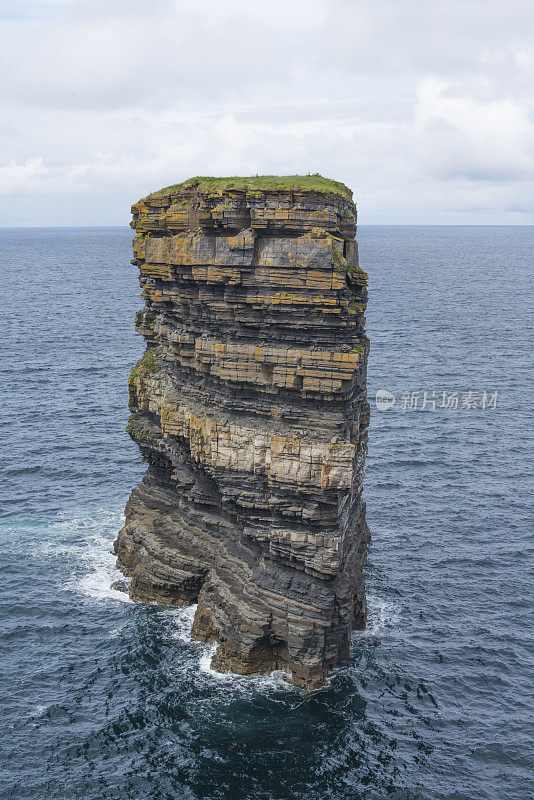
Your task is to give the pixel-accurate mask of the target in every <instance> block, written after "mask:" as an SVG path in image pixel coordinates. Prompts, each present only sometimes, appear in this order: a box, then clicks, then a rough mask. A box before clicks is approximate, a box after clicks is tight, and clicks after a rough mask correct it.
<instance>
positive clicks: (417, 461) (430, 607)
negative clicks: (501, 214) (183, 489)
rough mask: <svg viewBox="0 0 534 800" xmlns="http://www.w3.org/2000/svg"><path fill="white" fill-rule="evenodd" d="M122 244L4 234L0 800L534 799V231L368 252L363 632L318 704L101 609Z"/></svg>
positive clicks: (133, 465)
mask: <svg viewBox="0 0 534 800" xmlns="http://www.w3.org/2000/svg"><path fill="white" fill-rule="evenodd" d="M131 239H132V232H131V231H130V230H129V229H128V228H61V229H60V228H58V229H50V228H46V229H44V228H43V229H37V228H33V229H30V228H27V229H2V230H0V247H1V252H2V262H3V292H2V299H1V304H2V308H1V320H2V336H1V342H0V347H1V355H0V373H1V386H2V393H1V399H2V406H1V414H0V416H1V418H0V425H1V439H0V441H1V445H2V473H3V475H2V481H1V517H0V560H1V568H2V580H1V582H0V602H1V614H2V625H1V633H0V667H1V672H2V680H1V681H0V703H1V708H2V715H1V722H0V728H1V732H0V736H1V739H0V747H1V754H2V758H1V761H2V764H1V770H0V798H1V799H2V800H7V799H8V798H9V799H13V800H23V799H24V800H26V798H28V799H29V798H32V800H74V798H80V799H82V798H83V800H171V799H172V800H297V799H298V800H384V799H385V798H395V800H531V798H532V797H534V782H533V778H532V774H533V740H532V732H533V725H532V716H533V707H534V703H533V697H532V690H531V689H532V674H533V672H532V668H533V648H532V618H531V612H532V607H533V585H534V581H533V575H532V558H531V557H532V549H533V548H532V528H533V526H532V515H531V514H530V515H529V512H530V510H531V504H530V503H529V501H530V500H531V495H532V461H531V459H529V455H531V453H532V431H533V427H534V426H533V409H532V397H533V389H532V328H533V324H532V315H531V310H532V308H533V305H534V298H533V281H532V266H531V262H532V253H533V251H534V228H531V227H394V226H387V227H380V226H376V227H374V226H373V227H365V226H362V227H361V228H360V229H359V231H358V240H359V243H360V259H361V266H362V268H363V269H365V270H366V271H367V272H368V274H369V286H370V291H369V307H368V312H367V331H368V334H369V337H370V339H371V355H370V360H369V374H368V384H369V398H370V402H371V407H372V417H371V425H370V430H369V456H368V468H367V475H366V483H365V498H366V501H367V515H368V522H369V526H370V528H371V534H372V541H371V545H370V548H369V556H368V562H367V567H366V574H367V577H366V580H367V594H368V607H369V622H368V627H367V629H366V630H365V631H363V632H355V633H354V635H353V644H352V650H351V655H350V658H349V659H348V660H347V661H345V662H343V663H341V664H340V665H339V666H338V667H337V668H335V669H334V670H333V672H332V673H331V676H330V678H329V681H328V684H327V685H326V686H325V687H324V688H322V689H320V690H318V691H316V692H314V693H312V694H306V693H303V692H302V691H300V690H297V689H295V688H293V687H290V686H287V685H286V684H285V683H284V682H283V681H282V680H281V679H280V678H279V677H277V676H276V675H273V676H267V677H260V678H243V677H239V676H233V675H218V674H216V673H214V672H212V671H211V670H210V668H209V661H210V652H211V651H210V647H209V646H207V645H203V644H199V643H196V642H192V641H191V640H190V636H189V632H190V628H191V623H192V618H193V613H194V607H193V608H189V609H172V608H165V607H161V606H157V605H153V604H137V603H133V602H131V601H130V600H129V599H128V598H127V597H126V595H124V594H122V593H120V592H117V591H114V590H112V589H110V583H111V582H112V580H113V579H114V578H115V577H116V576H117V573H116V572H115V568H114V557H113V555H112V554H111V552H110V551H111V545H112V542H113V539H114V538H115V535H116V533H117V531H118V529H119V528H120V526H121V524H122V512H123V509H124V505H125V503H126V500H127V498H128V494H129V491H130V490H131V489H132V488H133V486H135V485H136V484H137V483H138V482H139V481H140V479H141V477H142V475H143V473H144V465H143V463H142V462H141V458H140V455H139V451H138V448H137V447H136V446H135V445H134V444H133V443H132V442H131V441H130V439H129V437H128V436H127V434H126V433H125V432H124V428H125V425H126V420H127V414H128V410H127V394H128V392H127V379H128V374H129V370H130V368H131V366H132V365H133V364H134V363H135V362H136V361H137V360H138V358H139V357H140V355H141V353H142V351H143V342H142V340H141V338H140V337H139V336H137V335H136V334H135V333H134V330H133V318H134V313H135V311H136V310H137V309H138V308H141V306H142V302H141V299H140V297H139V286H138V283H137V270H136V268H135V267H132V266H131V265H130V263H129V262H130V258H131V252H130V251H131ZM379 390H382V392H381V394H382V395H383V396H384V397H385V398H386V400H385V402H384V403H383V406H388V405H389V406H390V407H389V408H387V409H385V410H379V409H378V408H377V407H376V405H375V394H376V392H377V391H379ZM393 400H394V402H393Z"/></svg>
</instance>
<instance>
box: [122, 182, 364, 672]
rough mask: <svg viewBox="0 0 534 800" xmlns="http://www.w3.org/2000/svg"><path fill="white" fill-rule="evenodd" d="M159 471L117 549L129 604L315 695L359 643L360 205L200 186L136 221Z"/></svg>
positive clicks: (293, 188) (230, 666)
mask: <svg viewBox="0 0 534 800" xmlns="http://www.w3.org/2000/svg"><path fill="white" fill-rule="evenodd" d="M132 213H133V222H132V227H133V228H134V229H135V231H136V236H135V239H134V245H133V248H134V256H135V258H134V260H133V262H132V263H133V264H134V265H136V266H138V267H139V270H140V282H141V286H142V290H143V292H142V293H143V296H144V298H145V307H144V309H143V310H142V311H139V312H138V313H137V316H136V329H137V331H138V332H139V333H140V334H142V336H144V338H145V340H146V344H147V349H146V352H145V354H144V356H143V358H142V359H141V361H140V362H139V363H138V364H137V365H136V366H135V367H134V368H133V370H132V373H131V376H130V380H129V388H130V409H131V411H132V415H131V417H130V420H129V423H128V432H129V433H130V435H131V436H132V438H133V439H134V440H135V442H137V444H138V445H139V448H140V450H141V453H142V455H143V458H144V460H145V461H146V462H147V464H148V470H147V473H146V476H145V478H144V479H143V482H142V484H141V485H140V486H137V487H136V488H135V489H134V490H133V491H132V494H131V496H130V499H129V501H128V504H127V506H126V524H125V526H124V528H123V529H122V530H121V531H120V533H119V535H118V538H117V540H116V542H115V550H116V553H117V556H118V566H119V568H120V569H121V570H122V571H123V573H124V574H126V575H129V576H131V577H132V580H131V583H130V594H131V596H132V597H133V598H134V599H136V600H156V601H157V602H161V603H170V604H173V605H179V606H182V605H191V604H193V603H197V604H198V605H197V609H196V613H195V619H194V624H193V637H194V638H197V639H200V640H202V641H216V642H217V643H218V648H217V651H216V653H215V655H214V657H213V662H212V666H213V667H214V668H216V669H219V670H221V671H233V672H238V673H242V674H251V675H252V674H258V673H266V672H270V671H272V670H274V669H281V670H284V672H285V673H286V674H287V678H288V680H290V681H292V682H293V683H295V684H297V685H298V686H303V687H306V688H315V687H317V686H320V685H321V684H322V683H323V682H324V680H325V676H326V674H327V672H328V670H329V669H330V668H331V667H332V666H333V665H334V664H335V663H336V662H337V661H338V660H339V659H340V658H343V657H345V656H347V654H348V652H349V644H350V634H351V631H352V630H353V629H355V628H362V627H364V625H365V595H364V582H363V562H364V556H365V549H366V544H367V540H368V529H367V525H366V522H365V504H364V502H363V500H362V484H363V477H364V471H365V470H364V462H365V454H366V443H367V433H366V428H367V425H368V422H369V405H368V403H367V399H366V363H367V354H368V349H369V345H368V340H367V338H366V336H365V333H364V323H365V319H364V312H365V307H366V300H367V291H366V280H367V276H366V275H365V273H364V272H362V270H361V269H360V268H359V266H358V251H357V245H356V242H355V240H354V236H355V232H356V208H355V206H354V204H353V202H352V193H351V192H350V191H349V189H347V187H346V186H345V185H344V184H342V183H338V182H336V181H331V180H327V179H325V178H322V177H321V176H319V175H314V176H287V177H274V176H265V177H254V178H218V179H216V178H192V179H190V180H187V181H185V182H184V183H181V184H178V185H176V186H170V187H168V188H167V189H162V190H161V191H158V192H154V193H153V194H151V195H149V196H148V197H146V198H144V199H143V200H140V201H139V202H138V203H136V204H135V205H134V206H133V207H132Z"/></svg>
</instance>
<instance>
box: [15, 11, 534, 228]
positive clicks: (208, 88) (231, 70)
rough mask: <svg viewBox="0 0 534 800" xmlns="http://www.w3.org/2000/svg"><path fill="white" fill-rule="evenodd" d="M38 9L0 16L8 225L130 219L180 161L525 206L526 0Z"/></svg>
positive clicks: (399, 194)
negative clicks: (137, 203)
mask: <svg viewBox="0 0 534 800" xmlns="http://www.w3.org/2000/svg"><path fill="white" fill-rule="evenodd" d="M31 5H35V4H28V3H26V4H25V5H24V6H23V7H21V8H22V11H23V12H24V13H23V14H21V16H20V17H19V18H15V17H13V16H11V17H10V18H9V19H5V20H4V21H3V22H1V23H0V24H1V25H2V29H3V41H4V47H3V49H2V51H1V53H0V63H1V64H2V71H3V72H2V74H3V76H4V78H3V81H2V85H1V86H0V93H1V94H2V96H3V107H4V114H3V117H4V122H3V128H2V131H0V196H3V197H4V198H5V201H4V202H5V208H6V213H9V214H11V217H9V219H10V220H11V221H13V215H14V214H15V215H16V218H17V219H19V220H20V222H21V223H24V222H26V223H27V224H39V219H43V215H44V213H46V219H47V221H48V222H47V224H52V222H53V219H54V213H55V212H54V208H55V209H56V210H57V219H58V220H59V219H61V224H67V223H66V222H65V218H66V216H65V215H67V217H68V214H69V208H70V210H71V211H70V213H71V218H72V222H73V224H74V223H76V224H84V222H86V223H87V224H89V223H91V224H98V223H99V222H102V223H111V222H115V223H124V222H126V221H127V218H128V207H129V204H130V201H131V200H133V199H136V198H137V197H139V196H141V195H143V194H145V193H146V192H147V191H150V190H151V189H155V188H158V187H159V186H161V185H166V184H169V183H171V182H174V181H177V180H180V179H182V178H185V177H187V176H189V175H192V174H199V173H211V174H236V173H238V174H239V173H242V174H243V173H247V172H252V173H256V172H259V173H261V172H265V173H276V172H295V171H302V172H316V171H320V172H322V173H324V174H327V175H329V176H331V177H335V178H341V179H342V180H345V181H346V182H348V183H349V184H350V185H351V187H352V188H354V189H355V191H356V195H357V198H358V199H359V207H360V219H361V220H363V221H365V220H367V221H380V222H384V221H391V222H402V221H405V222H417V221H419V222H432V221H447V220H457V219H458V214H461V215H463V216H462V220H463V221H465V220H466V219H469V218H471V219H472V220H475V221H477V220H479V219H482V218H483V219H484V220H485V221H489V220H490V218H491V215H493V216H494V218H495V220H497V221H501V217H502V215H503V214H504V215H506V214H508V219H509V221H518V220H519V219H521V220H523V221H525V220H526V218H527V217H526V214H527V213H528V208H529V204H528V198H529V197H532V189H533V177H532V176H533V163H534V146H533V145H532V142H533V141H534V135H533V134H534V130H533V129H534V124H533V117H532V100H531V87H532V84H533V82H534V81H533V73H534V69H533V57H532V53H531V48H530V40H529V36H530V28H531V26H532V20H533V17H534V14H533V12H532V11H531V8H530V4H528V3H526V2H524V1H523V0H510V2H508V3H507V4H502V2H499V3H497V2H494V0H488V2H477V1H475V0H462V2H457V0H448V2H446V3H430V2H427V0H404V2H402V3H400V2H398V0H374V2H373V3H371V2H368V1H367V0H365V2H364V0H306V2H305V0H295V2H292V3H288V2H287V0H271V2H270V3H269V4H266V3H251V2H249V1H248V0H226V2H225V3H221V2H220V1H219V0H161V2H158V3H148V2H145V0H129V2H125V0H114V2H111V3H110V2H104V0H93V2H89V1H88V0H77V1H76V2H73V1H72V0H65V1H64V2H59V0H58V2H48V3H45V4H39V6H40V8H41V10H42V9H45V8H46V13H42V14H41V16H40V18H39V19H38V18H37V17H36V16H35V15H31V14H28V13H27V12H28V8H29V7H30V6H31ZM14 197H16V198H17V200H16V203H14V204H13V205H12V204H11V199H12V198H14ZM36 197H38V198H41V199H43V198H46V203H42V202H40V203H35V198H36ZM54 198H55V199H54ZM45 206H46V212H45V211H44V210H43V209H44V207H45ZM458 209H460V210H461V211H458ZM39 215H41V216H39ZM469 215H471V217H469ZM477 215H478V216H477ZM58 224H59V223H58Z"/></svg>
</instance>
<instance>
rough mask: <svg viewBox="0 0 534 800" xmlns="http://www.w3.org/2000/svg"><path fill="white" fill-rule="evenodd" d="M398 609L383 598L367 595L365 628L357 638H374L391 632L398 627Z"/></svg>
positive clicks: (357, 633) (358, 633)
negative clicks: (379, 634)
mask: <svg viewBox="0 0 534 800" xmlns="http://www.w3.org/2000/svg"><path fill="white" fill-rule="evenodd" d="M399 619H400V608H399V606H397V605H395V604H394V603H392V602H390V601H389V600H385V599H384V598H383V597H379V596H378V595H375V594H372V593H369V594H368V595H367V626H366V628H365V629H364V630H363V631H361V632H356V635H359V636H376V635H377V634H378V633H382V632H385V631H393V630H395V629H396V628H397V627H398V622H399Z"/></svg>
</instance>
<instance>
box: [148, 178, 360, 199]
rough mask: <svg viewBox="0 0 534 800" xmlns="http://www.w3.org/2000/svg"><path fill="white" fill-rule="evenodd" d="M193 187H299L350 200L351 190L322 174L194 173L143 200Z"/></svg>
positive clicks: (255, 189)
mask: <svg viewBox="0 0 534 800" xmlns="http://www.w3.org/2000/svg"><path fill="white" fill-rule="evenodd" d="M193 188H196V189H197V190H198V191H199V192H202V193H211V192H213V193H216V192H227V191H230V190H235V191H247V192H250V193H253V194H255V195H256V196H258V195H260V194H261V193H262V192H263V191H269V190H271V191H301V192H322V193H323V194H338V195H340V196H341V197H343V198H344V199H345V200H352V192H351V190H350V189H349V188H348V186H345V184H344V183H341V182H340V181H333V180H331V179H330V178H323V176H322V175H319V174H318V173H316V174H315V175H254V176H251V177H248V178H242V177H238V176H234V177H230V178H213V177H211V178H210V177H202V176H197V177H195V178H189V179H188V180H186V181H183V182H182V183H175V184H174V185H173V186H166V187H165V188H164V189H159V191H157V192H152V193H151V194H149V195H148V196H147V197H146V198H143V199H145V200H148V199H149V198H151V197H153V198H156V197H168V196H170V195H175V194H179V193H180V192H181V191H182V190H183V189H193Z"/></svg>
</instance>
